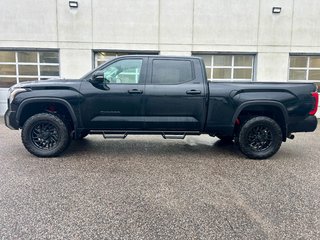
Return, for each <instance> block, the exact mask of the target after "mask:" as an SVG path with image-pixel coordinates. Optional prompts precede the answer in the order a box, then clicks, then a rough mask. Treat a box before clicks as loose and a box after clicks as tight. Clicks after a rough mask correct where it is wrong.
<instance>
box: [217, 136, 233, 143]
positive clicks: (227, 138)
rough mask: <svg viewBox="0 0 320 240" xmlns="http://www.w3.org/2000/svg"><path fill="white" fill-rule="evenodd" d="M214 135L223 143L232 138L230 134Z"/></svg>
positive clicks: (230, 141) (228, 141) (231, 140)
mask: <svg viewBox="0 0 320 240" xmlns="http://www.w3.org/2000/svg"><path fill="white" fill-rule="evenodd" d="M216 137H217V138H219V139H220V140H221V142H223V143H232V142H233V138H234V137H232V136H220V135H217V136H216Z"/></svg>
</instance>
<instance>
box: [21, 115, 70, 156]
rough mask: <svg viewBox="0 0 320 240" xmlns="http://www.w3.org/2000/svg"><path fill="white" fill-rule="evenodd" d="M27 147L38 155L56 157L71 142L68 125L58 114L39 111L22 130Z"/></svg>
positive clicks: (23, 140)
mask: <svg viewBox="0 0 320 240" xmlns="http://www.w3.org/2000/svg"><path fill="white" fill-rule="evenodd" d="M21 138H22V142H23V144H24V146H25V148H26V149H27V150H28V151H29V152H30V153H32V154H33V155H35V156H38V157H54V156H57V155H59V154H60V153H61V152H63V151H64V150H65V149H66V148H67V147H68V146H69V143H70V140H71V138H70V135H69V131H68V127H67V125H66V124H65V123H64V122H63V121H62V119H60V118H59V117H58V116H56V115H53V114H49V113H39V114H36V115H33V116H32V117H30V118H29V119H28V120H27V121H26V122H25V123H24V125H23V128H22V132H21Z"/></svg>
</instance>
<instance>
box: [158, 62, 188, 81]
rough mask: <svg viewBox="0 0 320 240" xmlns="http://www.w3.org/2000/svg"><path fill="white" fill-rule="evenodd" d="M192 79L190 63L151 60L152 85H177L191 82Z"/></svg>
mask: <svg viewBox="0 0 320 240" xmlns="http://www.w3.org/2000/svg"><path fill="white" fill-rule="evenodd" d="M192 79H193V76H192V66H191V62H190V61H183V60H153V64H152V83H153V84H177V83H183V82H187V81H191V80H192Z"/></svg>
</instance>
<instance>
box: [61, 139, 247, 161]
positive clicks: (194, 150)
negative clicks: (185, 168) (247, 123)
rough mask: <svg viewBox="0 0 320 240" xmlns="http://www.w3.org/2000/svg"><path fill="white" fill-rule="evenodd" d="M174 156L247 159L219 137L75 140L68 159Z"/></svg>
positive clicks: (235, 146) (67, 152) (67, 154)
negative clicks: (82, 157)
mask: <svg viewBox="0 0 320 240" xmlns="http://www.w3.org/2000/svg"><path fill="white" fill-rule="evenodd" d="M83 155H86V156H92V157H95V156H99V157H116V158H127V157H145V158H152V157H170V158H193V159H204V158H210V159H219V158H243V159H247V158H245V157H244V156H243V155H242V154H241V152H240V151H239V149H238V147H237V145H236V144H233V143H225V142H222V141H220V140H217V139H215V138H208V139H203V138H201V137H198V138H197V137H187V138H186V139H185V140H162V139H160V138H157V137H152V138H150V139H149V138H146V139H144V138H143V137H139V138H138V139H133V138H131V139H125V140H102V139H98V138H97V137H93V138H92V137H88V138H86V139H83V140H77V141H73V142H72V144H71V145H70V147H69V148H68V150H67V151H66V152H65V153H64V156H65V157H69V156H70V157H71V156H73V157H77V156H79V157H80V158H81V156H83Z"/></svg>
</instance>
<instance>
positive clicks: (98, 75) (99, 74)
mask: <svg viewBox="0 0 320 240" xmlns="http://www.w3.org/2000/svg"><path fill="white" fill-rule="evenodd" d="M103 80H104V72H103V71H95V72H94V73H93V74H92V81H93V82H94V83H102V82H103Z"/></svg>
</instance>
